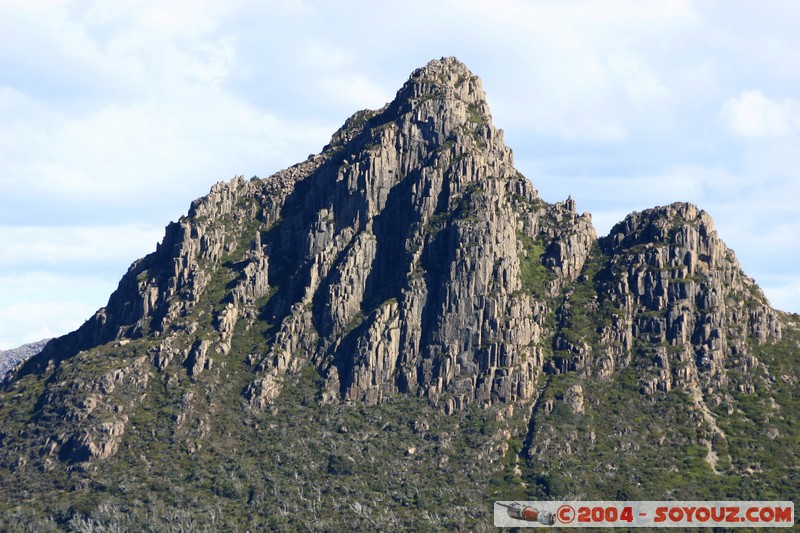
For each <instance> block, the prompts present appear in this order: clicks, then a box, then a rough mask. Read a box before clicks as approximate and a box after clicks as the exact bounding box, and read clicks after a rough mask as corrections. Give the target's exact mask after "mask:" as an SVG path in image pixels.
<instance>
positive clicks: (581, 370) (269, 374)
mask: <svg viewBox="0 0 800 533" xmlns="http://www.w3.org/2000/svg"><path fill="white" fill-rule="evenodd" d="M786 328H788V329H789V330H790V332H794V331H795V330H796V326H795V325H793V322H792V321H791V320H789V318H788V317H787V316H786V315H783V314H781V313H779V312H777V311H775V310H773V309H772V308H771V307H770V306H769V304H768V303H767V301H766V299H765V298H764V295H763V293H762V292H761V291H760V289H759V288H758V287H757V286H756V285H755V283H754V282H753V280H751V279H750V278H748V277H747V276H745V275H744V273H743V272H742V270H741V268H740V266H739V264H738V262H737V261H736V258H735V256H734V254H733V252H732V251H730V250H729V249H728V248H727V247H726V246H725V245H724V244H723V243H722V241H721V240H720V239H719V238H718V236H717V234H716V232H715V230H714V228H713V224H712V221H711V219H710V217H709V216H708V215H707V214H706V213H705V212H703V211H701V210H699V209H698V208H697V207H695V206H693V205H690V204H673V205H670V206H667V207H658V208H655V209H649V210H646V211H643V212H640V213H633V214H631V215H629V216H628V217H627V218H626V219H625V220H624V221H622V222H620V223H619V224H617V225H616V226H615V227H614V228H613V229H612V231H611V233H610V235H608V236H607V237H603V238H601V239H598V238H597V236H596V233H595V230H594V228H593V226H592V222H591V217H590V215H589V214H588V213H584V214H579V213H578V212H577V211H576V205H575V202H574V200H572V199H571V198H569V199H567V200H565V201H562V202H559V203H555V204H548V203H546V202H545V201H543V200H542V199H541V198H540V197H539V195H538V193H537V191H536V190H535V188H534V187H533V185H532V184H531V182H530V181H528V180H527V179H526V178H525V177H524V176H522V175H521V174H520V173H519V172H517V171H516V170H515V168H514V166H513V155H512V152H511V150H510V149H509V148H508V147H506V146H505V144H504V142H503V132H502V130H499V129H496V128H495V127H494V125H493V124H492V119H491V115H490V112H489V107H488V105H487V103H486V96H485V94H484V91H483V89H482V87H481V82H480V80H479V79H478V78H477V77H476V76H474V75H473V74H472V73H471V72H470V71H469V70H467V68H466V67H465V66H464V65H463V64H461V63H460V62H458V61H457V60H456V59H454V58H443V59H441V60H437V61H432V62H430V63H429V64H428V65H426V66H425V67H424V68H421V69H418V70H416V71H415V72H414V73H413V74H412V75H411V77H410V79H409V80H408V81H407V82H406V83H405V85H404V86H403V87H402V88H401V89H400V90H399V91H398V93H397V96H396V98H395V99H394V100H393V101H392V102H391V103H389V104H387V105H386V106H384V107H383V108H381V109H379V110H377V111H368V110H365V111H359V112H358V113H356V114H355V115H353V116H352V117H351V118H349V119H348V120H347V121H346V122H345V124H344V126H343V127H342V128H341V129H340V130H339V131H337V132H336V133H335V134H334V135H333V137H332V138H331V142H330V144H328V145H327V146H325V147H324V148H323V150H322V152H321V153H320V154H318V155H314V156H310V157H309V158H308V160H306V161H304V162H302V163H300V164H297V165H295V166H293V167H290V168H288V169H286V170H283V171H281V172H278V173H277V174H275V175H274V176H272V177H269V178H266V179H263V180H262V179H258V178H253V179H250V180H246V179H244V178H243V177H236V178H235V179H233V180H232V181H231V182H229V183H218V184H216V185H214V186H213V187H212V189H211V192H210V193H209V194H208V196H206V197H204V198H201V199H199V200H196V201H195V202H193V203H192V206H191V209H190V210H189V213H188V215H187V216H186V217H183V218H182V219H181V220H179V221H178V222H176V223H171V224H170V225H169V226H167V228H166V234H165V236H164V239H163V241H162V242H161V244H160V245H159V246H158V248H157V250H156V251H155V252H154V253H152V254H150V255H148V256H147V257H145V258H143V259H141V260H139V261H137V262H135V263H134V264H133V265H132V266H131V267H130V270H129V271H128V272H127V274H125V276H124V277H123V278H122V280H121V282H120V284H119V287H118V289H117V290H116V291H115V292H114V293H113V294H112V295H111V297H110V299H109V302H108V305H107V306H106V307H105V308H103V309H101V310H99V311H98V312H97V313H96V314H95V315H94V316H93V317H91V318H90V319H89V320H88V321H87V322H86V323H85V324H84V325H83V326H82V327H81V328H80V329H79V330H77V331H76V332H74V333H71V334H69V335H67V336H65V337H62V338H60V339H56V340H54V341H51V342H50V343H49V344H48V345H47V346H46V347H45V349H44V350H43V351H42V352H41V353H40V354H39V355H37V356H36V357H34V358H32V359H30V360H29V361H28V362H26V363H25V364H24V365H22V366H20V367H19V368H17V369H16V370H15V371H14V372H12V373H11V374H10V375H9V377H8V378H7V379H6V380H5V382H4V385H3V387H4V391H5V392H3V394H4V396H3V399H2V402H8V401H11V400H10V399H11V398H12V397H13V398H25V397H28V396H30V395H31V394H33V395H34V396H36V398H37V399H36V400H35V402H34V403H35V406H30V408H31V409H32V411H31V412H32V413H33V415H31V416H32V418H30V420H28V422H26V423H27V424H29V428H28V429H26V430H20V431H22V433H20V434H19V435H16V436H12V435H11V434H10V433H9V434H7V435H6V434H4V435H3V436H0V455H2V457H3V458H4V459H3V461H5V462H4V464H6V465H8V467H9V468H11V469H13V470H20V471H22V470H25V468H26V465H28V466H27V468H31V465H32V464H36V465H38V468H39V469H40V470H41V471H50V470H53V469H58V468H60V467H59V465H60V464H66V465H69V468H70V469H73V470H75V471H81V472H89V473H91V472H94V471H96V469H98V468H100V465H103V464H105V463H108V462H109V460H110V459H111V458H113V457H114V456H115V454H117V453H118V452H119V450H120V449H135V447H136V446H142V445H145V444H144V443H146V442H151V441H159V442H161V440H168V441H169V442H171V443H173V444H172V445H174V446H176V447H179V448H180V449H181V450H183V452H182V453H188V454H191V455H194V454H199V453H201V450H203V449H204V448H203V446H204V445H206V444H207V443H209V442H212V443H213V442H214V441H213V439H214V438H218V437H219V435H222V434H223V433H221V432H222V429H220V428H221V427H232V426H224V424H225V423H224V422H222V421H221V420H220V419H219V416H220V414H219V413H221V412H222V411H223V410H224V409H223V408H222V407H220V405H221V404H223V403H225V402H229V401H230V395H229V393H225V394H223V392H221V391H231V390H233V391H234V392H233V394H234V396H235V398H236V400H235V401H236V402H239V403H234V405H235V408H234V410H237V411H236V412H237V413H238V414H237V415H236V416H239V417H241V419H242V420H243V421H245V425H248V424H249V426H248V427H253V428H256V429H257V428H259V427H260V425H261V424H262V423H267V422H265V421H264V420H265V419H264V417H269V416H279V409H278V407H277V403H278V400H279V399H281V398H284V396H283V395H284V394H294V393H291V392H288V393H287V392H286V390H285V389H286V387H287V386H288V385H287V384H294V385H292V387H295V386H296V384H297V383H299V382H301V381H302V379H304V378H303V376H307V375H313V376H317V378H316V380H315V381H314V387H315V390H316V393H315V394H317V396H316V400H315V401H316V402H319V403H322V404H326V405H333V406H337V405H338V406H346V405H348V404H358V405H366V406H380V405H384V404H387V403H390V402H392V401H397V400H396V399H397V398H404V397H414V398H420V399H422V400H423V401H424V403H425V404H426V405H427V406H428V407H429V408H431V409H433V410H434V411H435V412H436V413H440V414H442V415H444V416H456V415H457V416H472V415H470V414H469V413H472V412H475V411H474V410H478V412H479V411H480V410H485V411H486V412H490V413H496V420H499V421H502V422H503V423H505V424H511V422H510V421H512V420H523V419H524V420H523V426H524V429H521V430H520V428H519V427H517V429H516V430H513V431H512V429H513V428H512V427H511V426H509V427H508V428H507V429H504V430H502V431H500V430H498V432H496V433H491V434H489V435H488V437H487V438H488V441H487V444H486V451H485V453H484V452H481V456H480V457H481V458H482V459H485V460H487V461H488V462H489V463H494V462H495V461H498V460H499V459H498V457H500V458H505V457H508V456H510V455H511V454H509V450H511V449H514V448H513V443H514V442H515V439H516V441H519V442H521V441H522V440H523V439H524V440H525V453H520V452H522V450H519V449H516V450H515V453H517V454H518V460H522V458H524V457H528V458H529V459H530V461H532V464H534V465H535V466H536V468H544V469H546V468H547V466H546V465H545V464H544V463H539V462H537V461H539V459H538V458H540V457H542V456H543V454H551V455H555V456H563V455H565V454H566V455H568V456H572V455H575V454H578V455H580V454H586V455H587V456H591V454H592V453H594V452H593V451H592V450H593V448H592V447H593V446H596V445H599V444H598V443H600V442H602V439H603V438H605V437H603V435H602V434H601V427H600V426H599V425H598V426H593V425H591V424H588V423H587V424H584V427H583V428H582V429H581V430H580V431H579V430H578V429H571V430H569V431H562V429H563V428H562V425H561V422H559V421H558V416H560V415H559V413H561V414H562V415H563V419H564V420H572V421H574V420H575V419H576V417H578V418H580V417H584V418H583V419H586V420H588V419H589V418H590V417H592V416H600V415H602V414H603V413H605V412H606V411H604V409H606V408H608V405H607V404H606V400H605V399H604V398H605V397H603V396H597V395H598V394H601V392H598V391H600V390H601V389H602V387H608V386H611V385H609V384H613V383H622V384H623V385H624V386H625V387H627V388H625V387H623V388H624V390H635V394H636V395H638V397H639V398H640V400H636V401H643V402H651V403H652V402H659V401H662V400H664V398H666V397H667V395H668V394H669V393H670V391H682V393H685V394H686V395H687V397H688V398H690V400H691V401H690V404H689V407H688V409H690V411H691V412H692V413H694V415H692V416H696V420H697V421H699V422H697V423H698V424H705V425H706V426H707V427H708V432H707V434H704V435H703V436H702V437H697V438H695V444H697V445H699V446H701V447H702V448H703V449H706V448H708V454H709V457H720V456H724V457H725V458H727V459H726V460H727V461H728V462H729V463H730V462H731V461H733V463H735V462H736V458H735V457H733V455H734V454H733V452H731V450H730V449H729V448H728V447H727V444H726V445H725V446H723V445H722V444H721V443H725V442H726V433H725V429H724V428H722V427H721V426H720V425H718V424H717V421H718V418H719V416H720V415H719V413H720V412H721V411H720V410H721V409H726V410H730V411H731V412H734V411H736V410H737V409H738V407H737V401H739V400H737V395H738V394H752V393H754V392H756V391H760V390H762V389H764V388H765V387H766V388H767V389H769V388H770V387H773V385H770V383H774V382H775V380H780V379H783V380H784V383H789V381H786V380H791V379H793V378H792V375H793V374H792V373H791V372H790V371H789V370H788V369H789V368H790V367H792V365H789V366H787V367H785V368H784V367H781V368H783V373H781V371H771V370H770V366H769V365H770V364H771V363H770V362H769V361H767V360H766V359H764V358H763V357H762V356H761V355H760V354H762V353H765V352H764V350H766V349H767V347H770V346H774V345H776V343H781V342H783V343H784V344H785V343H786V342H789V341H787V340H786V339H784V330H785V329H786ZM793 334H794V333H792V335H793ZM792 338H793V337H792ZM792 342H793V341H792ZM782 346H783V345H782ZM791 349H793V350H796V346H795V347H794V348H791ZM795 353H796V352H795ZM767 359H769V357H767ZM770 361H772V360H771V359H770ZM792 364H794V363H792ZM792 368H793V367H792ZM154 383H156V385H154ZM795 384H796V379H795V381H794V382H793V383H791V384H790V386H794V385H795ZM26 387H27V388H26ZM598 387H600V388H599V389H598ZM773 389H774V387H773ZM24 390H30V391H38V392H35V393H33V392H32V393H25V394H23V393H22V392H20V391H24ZM293 390H294V389H293ZM602 390H605V389H602ZM770 390H772V389H770ZM606 392H607V391H606ZM606 392H602V394H606ZM26 394H27V396H26ZM13 395H16V396H13ZM168 398H175V399H176V400H175V402H173V403H171V404H170V403H169V402H168V400H167V399H168ZM178 398H179V400H177V399H178ZM14 401H19V402H23V401H26V400H22V399H20V400H14ZM664 401H666V400H664ZM167 405H169V407H166V406H167ZM226 405H227V404H226ZM648 405H649V404H648ZM653 405H655V403H653ZM342 408H344V407H342ZM165 410H167V411H168V412H169V413H171V414H170V415H169V416H168V417H166V418H165V419H164V420H163V421H161V422H156V420H161V418H153V417H158V416H166V415H164V413H165V412H167V411H165ZM14 412H16V411H14ZM14 412H12V411H6V412H0V417H2V416H7V417H12V418H13V416H15V415H14V414H13V413H14ZM225 412H229V411H225ZM154 413H162V414H161V415H156V414H154ZM459 413H460V414H459ZM525 413H528V414H529V415H530V417H529V418H525V417H526V416H528V415H526V414H525ZM493 416H494V415H493ZM215 417H216V418H215ZM520 417H522V418H520ZM690 418H691V417H690ZM692 420H694V419H692ZM256 421H259V422H256ZM692 423H694V422H692ZM269 424H270V426H269V427H274V426H275V424H274V423H269ZM681 424H683V422H681ZM723 425H724V424H723ZM234 426H236V424H234ZM142 427H151V428H152V430H151V434H149V435H144V436H143V433H142V429H141V428H142ZM337 427H338V428H339V429H338V431H337V430H336V429H335V428H334V432H336V433H347V432H348V429H347V426H346V425H344V424H342V425H339V426H337ZM411 427H413V428H414V434H415V435H427V434H428V432H429V430H430V427H429V426H428V424H427V423H426V424H424V429H420V428H422V427H423V424H422V423H421V422H419V421H414V422H413V424H412V425H411ZM704 427H705V426H704ZM342 428H344V430H342ZM256 429H254V430H256ZM163 431H169V433H168V436H164V435H162V434H161V433H160V432H163ZM520 431H521V432H522V434H520ZM614 431H616V430H614ZM625 434H627V433H625ZM20 435H21V436H20ZM215 435H217V437H214V436H215ZM224 435H227V436H226V437H225V438H227V439H230V438H232V437H229V435H230V432H227V433H224ZM768 435H769V440H771V441H775V442H776V443H780V442H784V441H785V440H786V439H790V438H793V437H792V436H791V435H789V434H785V430H784V431H783V432H782V431H779V430H778V429H776V428H773V430H771V431H770V432H769V433H768ZM219 438H221V437H219ZM437 438H438V439H439V440H438V441H437V442H439V443H440V444H439V447H438V448H437V450H439V452H438V453H444V452H442V450H447V449H450V447H452V445H451V444H449V443H450V441H451V439H452V436H440V437H437ZM159 439H161V440H159ZM715 439H716V440H715ZM781 439H783V441H782V440H781ZM662 442H663V440H662ZM660 444H661V443H660V442H659V445H660ZM126 446H127V448H125V447H126ZM615 446H622V445H621V444H619V445H615ZM625 446H627V447H626V448H625V450H635V449H638V448H637V446H639V444H638V443H635V442H632V443H630V444H625ZM34 447H35V449H36V450H38V451H37V452H36V453H32V452H31V451H30V450H32V449H33V448H34ZM421 450H425V448H424V447H420V445H417V446H411V445H407V446H405V447H404V448H402V450H401V452H402V453H400V457H402V458H403V460H406V461H407V460H409V458H411V457H413V458H414V460H418V461H423V460H424V459H421V458H420V457H424V451H421ZM718 452H719V453H718ZM143 457H144V456H143ZM327 457H328V459H327V460H326V463H325V464H326V465H327V466H326V467H325V472H327V473H328V474H331V475H350V474H351V473H352V471H353V469H354V468H356V467H355V466H352V465H353V464H355V461H354V460H353V458H352V457H350V456H348V455H347V454H343V453H340V452H334V451H331V452H330V453H329V454H328V455H327ZM448 457H449V456H443V457H441V458H439V459H437V461H438V463H437V464H438V465H439V466H440V467H442V468H448V467H447V465H448V461H449V459H448ZM732 457H733V459H732ZM331 461H333V463H332V462H331ZM733 463H730V464H733ZM148 464H149V463H148ZM331 464H334V466H335V467H331V466H330V465H331ZM498 464H504V463H502V461H501V462H500V463H498ZM716 464H717V463H716V460H715V462H714V464H713V465H712V466H713V467H714V468H716ZM345 467H346V468H345ZM514 468H515V472H517V471H520V470H519V467H518V466H514ZM101 470H102V469H101ZM715 471H716V470H715ZM98 472H100V471H99V470H98ZM87 475H88V474H87ZM97 475H99V474H97ZM515 475H516V474H515ZM537 479H539V478H537ZM536 483H544V481H541V479H540V480H539V481H537V482H536ZM548 483H549V481H548ZM598 483H599V482H598ZM533 484H535V483H534V482H533V481H531V486H532V485H533ZM555 486H556V485H552V487H555ZM598 486H600V485H598ZM548 490H550V489H548ZM552 490H553V491H554V492H552V494H555V492H557V491H556V490H555V488H553V489H552ZM548 494H549V493H548ZM354 509H355V508H354ZM358 509H361V507H359V508H358ZM359 513H360V511H359Z"/></svg>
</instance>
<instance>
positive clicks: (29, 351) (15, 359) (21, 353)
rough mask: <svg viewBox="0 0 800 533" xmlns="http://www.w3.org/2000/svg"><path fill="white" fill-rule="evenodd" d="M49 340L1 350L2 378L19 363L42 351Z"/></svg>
mask: <svg viewBox="0 0 800 533" xmlns="http://www.w3.org/2000/svg"><path fill="white" fill-rule="evenodd" d="M49 340H50V339H44V340H41V341H37V342H32V343H29V344H23V345H22V346H19V347H17V348H12V349H10V350H0V379H3V377H4V376H5V375H6V374H7V373H8V372H9V371H10V370H11V369H12V368H14V367H15V366H17V364H19V363H21V362H23V361H27V360H28V359H30V358H31V357H33V356H34V355H36V354H37V353H39V352H41V351H42V348H44V345H45V344H47V341H49Z"/></svg>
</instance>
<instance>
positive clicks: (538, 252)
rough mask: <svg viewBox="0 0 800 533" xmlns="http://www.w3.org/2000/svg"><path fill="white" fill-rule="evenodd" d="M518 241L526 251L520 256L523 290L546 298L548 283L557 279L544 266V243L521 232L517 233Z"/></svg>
mask: <svg viewBox="0 0 800 533" xmlns="http://www.w3.org/2000/svg"><path fill="white" fill-rule="evenodd" d="M517 240H518V241H519V242H521V243H522V248H523V250H524V253H521V254H519V255H518V257H519V268H520V277H521V278H522V290H524V291H526V292H529V293H531V294H533V295H534V296H535V297H537V298H540V299H541V298H544V297H545V296H546V294H547V285H548V283H549V282H550V281H552V280H553V279H555V274H554V273H553V271H552V270H550V269H549V268H547V267H546V266H544V265H543V264H542V256H543V255H544V252H545V249H544V243H543V242H542V241H541V240H534V239H533V238H531V237H530V236H529V235H526V234H525V233H522V232H521V231H518V232H517Z"/></svg>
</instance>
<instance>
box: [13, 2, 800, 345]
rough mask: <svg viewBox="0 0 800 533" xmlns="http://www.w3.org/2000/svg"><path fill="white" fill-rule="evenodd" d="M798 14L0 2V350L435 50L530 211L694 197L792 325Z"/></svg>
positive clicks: (593, 7) (320, 140) (603, 221)
mask: <svg viewBox="0 0 800 533" xmlns="http://www.w3.org/2000/svg"><path fill="white" fill-rule="evenodd" d="M798 20H800V4H798V3H797V2H790V1H782V0H772V1H770V2H759V3H755V2H743V1H730V0H726V1H680V0H674V1H672V0H664V1H658V0H654V1H649V2H641V1H634V0H614V1H602V0H597V1H579V0H559V1H522V0H494V1H492V2H489V1H480V2H479V1H470V0H458V1H437V0H426V1H417V0H409V1H405V2H393V3H391V4H389V3H383V2H374V1H348V0H340V1H337V2H315V1H311V0H308V1H301V0H294V1H292V0H281V1H274V2H272V1H261V2H244V1H235V0H234V1H226V2H221V1H220V2H202V1H189V0H177V1H171V2H156V1H146V0H144V1H137V2H133V1H121V0H120V1H115V2H62V1H36V0H25V1H15V0H2V1H0V349H4V348H11V347H13V346H16V345H19V344H22V343H24V342H31V341H34V340H38V339H40V338H42V337H47V336H53V335H60V334H63V333H66V332H68V331H70V330H72V329H75V328H76V327H78V326H79V325H80V324H81V323H82V322H83V321H84V320H85V319H86V318H87V317H89V316H90V315H91V314H92V313H93V312H94V311H95V310H96V309H97V308H99V307H102V306H103V305H105V303H106V301H107V299H108V295H109V294H110V293H111V291H112V290H113V289H114V288H115V287H116V284H117V282H118V280H119V278H120V277H121V276H122V274H123V273H124V272H125V270H126V269H127V267H128V266H129V264H130V263H131V262H132V261H133V260H135V259H136V258H138V257H141V256H143V255H145V254H147V253H149V252H150V251H152V250H154V249H155V245H156V242H158V241H159V240H160V238H161V236H162V234H163V228H164V226H165V225H166V224H167V223H168V222H169V221H170V220H176V219H177V218H178V217H179V216H180V215H181V214H184V213H185V212H186V211H187V209H188V206H189V203H190V202H191V200H192V199H194V198H196V197H198V196H202V195H204V194H206V193H207V192H208V190H209V188H210V186H211V185H212V184H213V183H214V182H217V181H221V180H230V179H231V178H233V176H235V175H238V174H243V175H245V176H247V177H249V176H253V175H258V176H262V177H265V176H268V175H270V174H272V173H273V172H275V171H277V170H279V169H281V168H284V167H286V166H288V165H291V164H293V163H295V162H298V161H300V160H303V159H305V158H306V157H307V156H308V155H309V154H311V153H317V152H319V150H320V149H321V148H322V146H323V145H325V144H326V143H327V142H328V140H329V139H330V135H331V134H332V133H333V132H334V131H335V130H336V129H337V128H338V127H339V126H340V125H341V124H342V123H343V122H344V120H345V119H346V118H347V117H348V116H350V115H351V114H352V113H353V112H354V111H356V110H358V109H363V108H377V107H380V106H382V105H383V104H384V103H385V102H387V101H389V100H391V99H392V98H393V97H394V94H395V92H396V90H397V89H398V88H399V87H400V86H401V85H402V83H403V82H404V81H405V80H406V79H407V77H408V75H409V74H410V73H411V71H412V70H414V69H415V68H417V67H420V66H422V65H424V64H425V63H427V62H428V61H429V60H430V59H432V58H438V57H442V56H448V55H454V56H456V57H458V58H459V59H461V60H462V61H464V63H466V65H467V66H468V67H469V68H470V69H471V70H472V71H473V72H474V73H475V74H477V75H479V76H480V77H481V78H482V80H483V84H484V88H485V89H486V92H487V94H488V99H489V104H490V106H491V108H492V114H493V117H494V122H495V125H496V126H498V127H500V128H503V129H504V130H505V139H506V142H507V143H508V145H509V146H510V147H511V148H512V149H513V150H514V153H515V158H516V163H517V167H518V168H519V169H520V170H521V171H522V172H523V173H524V174H525V175H526V176H528V178H530V179H531V181H533V183H534V185H535V186H536V187H537V188H538V189H539V191H540V193H541V195H542V197H543V198H544V199H545V200H547V201H550V202H555V201H558V200H562V199H564V198H566V196H567V195H568V194H571V195H572V196H573V197H574V198H575V199H576V200H577V202H578V209H579V211H586V210H588V211H590V212H591V213H592V215H593V219H594V221H595V225H596V227H597V229H598V233H600V234H605V233H606V232H607V231H608V229H610V227H611V225H612V224H613V223H614V222H616V221H618V220H620V219H622V218H623V217H624V216H625V214H627V213H628V212H631V211H636V210H642V209H645V208H648V207H652V206H655V205H664V204H667V203H671V202H673V201H691V202H694V203H696V204H697V205H699V206H700V207H702V208H703V209H705V210H706V211H708V212H709V213H710V214H711V216H712V217H713V218H714V220H715V224H716V227H717V230H718V232H719V234H720V236H721V237H722V239H723V240H724V241H725V242H726V243H727V244H728V245H729V246H730V247H731V248H733V249H734V250H735V251H736V253H737V256H738V258H739V260H740V262H741V263H742V265H743V267H744V269H745V272H747V273H748V274H749V275H750V276H752V277H754V278H755V279H756V281H757V282H758V283H759V284H760V285H761V286H762V287H763V288H764V289H765V292H766V293H767V295H768V297H769V298H770V300H771V302H772V303H773V305H775V306H776V307H778V308H780V309H784V310H788V311H794V312H798V311H800V268H798V264H799V263H800V205H798V204H799V203H800V63H798V62H797V61H796V54H797V50H800V32H798V31H797V21H798ZM793 57H795V59H792V58H793Z"/></svg>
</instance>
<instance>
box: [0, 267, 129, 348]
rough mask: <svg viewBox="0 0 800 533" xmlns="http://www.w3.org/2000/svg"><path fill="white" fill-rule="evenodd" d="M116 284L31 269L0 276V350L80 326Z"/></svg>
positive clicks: (100, 304)
mask: <svg viewBox="0 0 800 533" xmlns="http://www.w3.org/2000/svg"><path fill="white" fill-rule="evenodd" d="M115 287H116V283H110V282H109V281H108V280H107V279H102V278H100V279H99V278H95V277H89V276H82V275H79V276H75V275H68V274H57V273H52V272H42V271H31V272H26V273H23V274H19V275H0V295H2V296H0V349H9V348H15V347H17V346H20V345H22V344H25V343H28V342H34V341H37V340H41V339H43V338H47V337H53V336H58V335H64V334H66V333H69V332H70V331H73V330H75V329H76V328H78V327H80V325H81V324H83V322H84V321H85V320H86V319H87V318H89V317H90V316H92V315H93V314H94V312H95V311H96V310H97V309H99V308H100V307H102V306H104V305H105V304H106V302H107V301H108V296H109V295H110V294H111V291H112V290H113V289H114V288H115Z"/></svg>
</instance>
